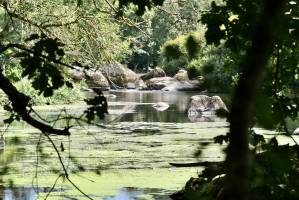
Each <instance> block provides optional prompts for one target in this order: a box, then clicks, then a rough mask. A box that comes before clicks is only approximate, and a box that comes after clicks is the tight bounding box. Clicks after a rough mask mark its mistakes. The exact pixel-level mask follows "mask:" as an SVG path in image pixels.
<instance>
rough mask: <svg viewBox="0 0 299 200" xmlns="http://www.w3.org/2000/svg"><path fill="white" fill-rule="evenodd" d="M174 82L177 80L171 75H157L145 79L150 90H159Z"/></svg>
mask: <svg viewBox="0 0 299 200" xmlns="http://www.w3.org/2000/svg"><path fill="white" fill-rule="evenodd" d="M175 82H178V81H177V80H176V79H174V78H172V77H158V78H151V79H149V80H147V81H146V85H147V87H148V89H150V90H161V89H162V88H164V87H166V86H167V85H170V84H173V83H175Z"/></svg>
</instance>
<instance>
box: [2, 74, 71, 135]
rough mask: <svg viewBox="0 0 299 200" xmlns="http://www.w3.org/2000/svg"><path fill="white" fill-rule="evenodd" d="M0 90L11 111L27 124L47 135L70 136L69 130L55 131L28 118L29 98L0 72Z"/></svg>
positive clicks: (66, 128) (30, 117)
mask: <svg viewBox="0 0 299 200" xmlns="http://www.w3.org/2000/svg"><path fill="white" fill-rule="evenodd" d="M0 83H1V84H0V89H1V90H3V92H4V93H5V94H6V95H7V96H8V99H9V100H10V101H11V103H12V107H13V110H14V111H15V112H16V113H17V114H18V115H19V116H20V117H21V118H22V119H23V120H24V121H26V122H27V123H28V124H30V125H31V126H33V127H35V128H37V129H39V130H40V131H42V132H45V133H47V134H54V135H70V132H69V128H68V127H65V128H64V129H56V128H53V127H52V126H49V125H48V124H45V123H43V122H41V121H38V120H36V119H35V118H33V117H32V116H30V114H29V111H28V110H27V107H28V103H29V100H30V97H28V96H26V95H25V94H23V93H21V92H19V91H18V90H17V88H16V87H15V86H14V85H13V84H12V83H11V82H10V81H9V80H8V79H7V78H6V77H5V76H4V75H3V73H2V71H0Z"/></svg>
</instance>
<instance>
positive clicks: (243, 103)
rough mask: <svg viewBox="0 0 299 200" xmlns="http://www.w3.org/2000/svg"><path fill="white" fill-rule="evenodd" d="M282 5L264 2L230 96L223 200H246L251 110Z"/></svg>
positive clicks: (276, 0)
mask: <svg viewBox="0 0 299 200" xmlns="http://www.w3.org/2000/svg"><path fill="white" fill-rule="evenodd" d="M283 3H285V2H284V1H282V0H265V4H264V9H263V12H262V15H261V17H260V21H259V22H258V24H257V30H256V33H255V35H254V38H253V40H252V46H251V48H250V49H249V50H248V52H247V56H246V58H245V59H244V61H243V65H242V69H243V71H242V73H241V77H240V79H239V82H238V85H237V87H236V90H235V94H234V96H233V100H232V107H231V112H230V116H229V122H230V132H229V139H230V140H229V141H230V142H229V145H228V147H227V149H226V153H227V157H226V161H225V164H226V182H225V185H224V190H223V193H222V195H221V196H222V199H223V200H224V199H225V200H246V199H248V190H249V186H248V176H249V171H250V165H249V159H250V158H249V149H248V130H249V126H250V122H251V121H252V118H253V113H254V109H255V99H256V93H257V89H258V88H259V87H260V86H261V83H262V80H263V76H264V73H265V69H266V65H267V61H268V59H269V57H270V55H271V53H272V50H273V46H274V35H272V33H273V32H274V31H271V30H274V29H273V28H274V25H275V22H277V17H279V15H280V14H281V13H280V10H281V8H282V6H283Z"/></svg>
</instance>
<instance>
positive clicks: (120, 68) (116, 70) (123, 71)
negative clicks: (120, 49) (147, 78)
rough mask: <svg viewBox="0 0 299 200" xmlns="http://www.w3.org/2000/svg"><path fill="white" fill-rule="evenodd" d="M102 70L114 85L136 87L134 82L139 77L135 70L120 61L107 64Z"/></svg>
mask: <svg viewBox="0 0 299 200" xmlns="http://www.w3.org/2000/svg"><path fill="white" fill-rule="evenodd" d="M101 72H102V73H103V75H104V76H105V77H106V78H107V79H108V80H109V81H110V82H111V84H112V86H114V87H121V88H127V87H129V88H135V87H134V86H133V84H135V82H136V81H137V80H138V79H139V77H138V75H137V74H136V73H135V72H133V71H132V70H130V69H129V68H127V67H126V66H124V65H122V64H120V63H111V64H106V65H104V66H102V68H101Z"/></svg>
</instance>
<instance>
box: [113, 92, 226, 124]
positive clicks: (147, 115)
mask: <svg viewBox="0 0 299 200" xmlns="http://www.w3.org/2000/svg"><path fill="white" fill-rule="evenodd" d="M111 94H112V95H115V96H116V97H115V96H114V98H109V95H111ZM197 94H199V93H198V92H190V91H189V92H163V91H112V92H110V94H109V95H108V105H110V106H109V113H110V115H109V116H108V117H107V121H111V120H117V121H133V122H176V123H185V122H211V121H220V120H221V119H219V118H215V116H211V117H206V116H192V117H189V116H188V115H187V113H186V108H187V106H188V102H189V99H190V97H191V96H193V95H197ZM161 103H163V104H167V105H169V107H167V109H164V110H163V109H157V108H155V106H156V105H159V104H161Z"/></svg>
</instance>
